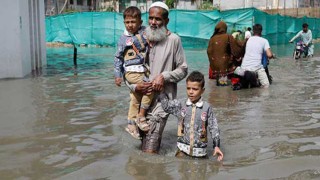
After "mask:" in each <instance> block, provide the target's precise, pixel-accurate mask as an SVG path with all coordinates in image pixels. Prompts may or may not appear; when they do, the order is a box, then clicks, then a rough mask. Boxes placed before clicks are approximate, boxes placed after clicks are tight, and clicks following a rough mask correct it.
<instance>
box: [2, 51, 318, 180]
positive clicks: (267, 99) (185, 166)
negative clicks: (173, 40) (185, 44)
mask: <svg viewBox="0 0 320 180" xmlns="http://www.w3.org/2000/svg"><path fill="white" fill-rule="evenodd" d="M272 49H273V50H274V52H275V53H276V55H277V56H278V58H277V59H275V60H272V61H271V62H270V66H269V70H270V73H271V75H272V76H273V79H274V82H273V84H272V85H271V86H270V88H269V89H244V90H240V91H233V90H232V88H231V87H230V86H227V87H217V86H216V85H215V81H214V80H209V79H206V81H207V82H206V86H205V88H206V91H205V94H204V99H206V100H207V101H209V102H210V103H211V104H212V106H213V107H214V111H215V113H216V116H217V118H218V121H219V126H220V129H221V138H222V139H221V148H222V150H223V152H224V153H225V158H224V161H223V162H221V163H219V162H217V161H216V159H215V158H214V157H210V158H209V159H190V158H186V159H178V158H175V157H174V154H175V150H176V129H177V120H176V119H175V117H173V116H170V118H169V120H168V123H167V126H166V128H165V131H164V137H163V140H162V147H161V151H160V154H159V155H148V154H144V153H141V152H140V150H139V145H140V142H139V141H137V140H135V139H133V138H131V136H130V135H128V134H127V133H126V132H125V130H124V127H125V126H126V122H127V121H126V113H127V111H128V103H129V96H128V93H129V92H128V89H127V88H126V87H125V86H122V87H116V86H115V85H114V80H113V54H114V52H115V49H113V48H80V49H79V50H78V52H79V54H78V68H77V69H76V70H75V69H74V68H73V64H72V63H73V62H72V53H73V51H72V50H73V49H72V48H48V49H47V61H48V66H47V67H46V68H44V69H43V70H42V72H39V74H40V75H37V76H33V75H29V76H28V77H26V78H22V79H4V80H0V119H1V120H0V177H1V179H61V180H70V179H77V180H78V179H161V180H162V179H277V178H278V179H320V131H319V129H320V106H319V104H320V56H319V55H320V54H319V46H318V45H317V46H316V49H315V52H316V56H315V57H313V58H309V59H299V60H293V59H292V58H291V55H292V49H293V45H286V46H278V47H276V46H274V47H272ZM186 55H187V59H188V64H189V72H191V71H192V70H200V71H201V72H203V73H204V74H205V76H206V77H208V60H207V56H206V50H205V49H198V50H194V49H187V50H186ZM179 97H185V80H183V81H181V82H180V83H179ZM210 147H211V146H210ZM209 150H210V151H211V149H210V148H209Z"/></svg>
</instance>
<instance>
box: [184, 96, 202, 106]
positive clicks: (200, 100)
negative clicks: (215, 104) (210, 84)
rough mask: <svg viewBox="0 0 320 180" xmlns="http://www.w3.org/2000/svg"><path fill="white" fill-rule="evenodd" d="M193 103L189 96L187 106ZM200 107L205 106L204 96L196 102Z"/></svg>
mask: <svg viewBox="0 0 320 180" xmlns="http://www.w3.org/2000/svg"><path fill="white" fill-rule="evenodd" d="M192 104H193V103H192V102H191V101H190V99H189V98H188V100H187V102H186V105H187V106H191V105H192ZM195 105H196V106H197V107H198V108H201V107H202V106H203V101H202V97H201V98H200V99H199V100H198V102H196V104H195Z"/></svg>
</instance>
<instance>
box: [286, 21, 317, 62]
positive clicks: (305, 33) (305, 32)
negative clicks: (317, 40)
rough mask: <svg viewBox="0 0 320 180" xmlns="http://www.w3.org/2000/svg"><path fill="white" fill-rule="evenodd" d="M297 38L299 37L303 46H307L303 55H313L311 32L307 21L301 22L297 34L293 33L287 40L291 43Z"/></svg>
mask: <svg viewBox="0 0 320 180" xmlns="http://www.w3.org/2000/svg"><path fill="white" fill-rule="evenodd" d="M297 38H300V39H301V41H302V42H303V44H304V45H305V47H306V48H307V49H306V50H305V55H304V57H307V56H308V57H313V49H314V46H313V44H312V32H311V30H310V29H308V24H307V23H303V24H302V30H301V31H299V32H298V33H297V35H295V36H294V37H293V38H292V39H291V40H290V41H289V42H290V43H292V42H293V41H294V40H295V39H297Z"/></svg>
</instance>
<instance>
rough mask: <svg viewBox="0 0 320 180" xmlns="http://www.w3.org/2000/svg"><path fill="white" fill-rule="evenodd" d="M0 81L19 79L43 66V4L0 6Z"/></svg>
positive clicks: (17, 0) (33, 0)
mask: <svg viewBox="0 0 320 180" xmlns="http://www.w3.org/2000/svg"><path fill="white" fill-rule="evenodd" d="M0 23H1V28H0V39H1V43H0V78H21V77H24V76H25V75H27V74H29V73H31V72H32V71H33V70H37V69H40V68H41V67H42V65H44V64H46V53H45V51H46V50H45V30H44V28H45V26H44V23H45V22H44V2H43V0H23V1H21V0H10V1H3V2H1V6H0Z"/></svg>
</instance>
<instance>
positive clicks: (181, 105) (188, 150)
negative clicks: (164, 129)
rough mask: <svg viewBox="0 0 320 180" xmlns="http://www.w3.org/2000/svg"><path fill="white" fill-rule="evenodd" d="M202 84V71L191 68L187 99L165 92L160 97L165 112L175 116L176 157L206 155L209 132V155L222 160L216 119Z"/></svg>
mask: <svg viewBox="0 0 320 180" xmlns="http://www.w3.org/2000/svg"><path fill="white" fill-rule="evenodd" d="M204 86H205V79H204V76H203V74H202V73H201V72H199V71H193V72H191V73H190V75H189V76H188V77H187V80H186V88H187V96H188V98H187V99H186V98H185V99H181V100H177V99H173V100H169V99H168V98H167V96H166V94H164V93H162V94H161V95H160V98H159V99H160V101H161V104H162V108H163V109H164V111H165V112H168V113H170V114H173V115H175V116H176V117H177V118H178V133H177V136H178V139H177V147H178V151H177V153H176V156H177V157H181V156H184V155H189V156H192V157H206V156H207V144H208V139H207V135H208V131H209V132H210V133H211V138H212V140H213V153H212V155H213V156H215V155H217V156H218V161H221V160H222V159H223V153H222V151H221V150H220V132H219V128H218V122H217V119H216V117H215V115H214V112H213V108H212V107H211V105H210V104H209V103H207V102H206V101H204V100H203V98H202V94H203V92H204V90H205V87H204Z"/></svg>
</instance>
